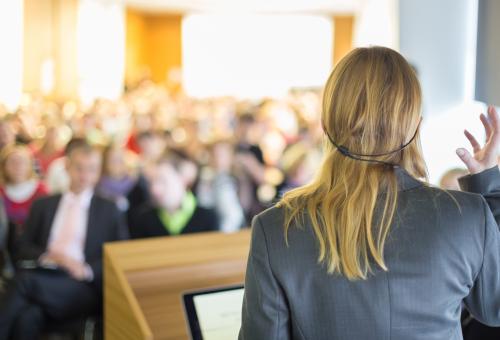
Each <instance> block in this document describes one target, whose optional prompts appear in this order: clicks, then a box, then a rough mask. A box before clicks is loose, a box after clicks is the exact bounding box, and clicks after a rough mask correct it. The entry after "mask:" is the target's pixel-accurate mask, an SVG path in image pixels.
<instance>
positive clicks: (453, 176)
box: [439, 168, 468, 190]
mask: <svg viewBox="0 0 500 340" xmlns="http://www.w3.org/2000/svg"><path fill="white" fill-rule="evenodd" d="M467 174H468V172H467V170H466V169H462V168H453V169H450V170H448V171H446V172H445V173H444V174H443V176H442V177H441V179H440V181H439V187H440V188H441V189H445V190H460V185H459V184H458V179H459V178H460V177H463V176H465V175H467Z"/></svg>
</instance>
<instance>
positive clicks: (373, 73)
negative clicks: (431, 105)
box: [278, 47, 427, 280]
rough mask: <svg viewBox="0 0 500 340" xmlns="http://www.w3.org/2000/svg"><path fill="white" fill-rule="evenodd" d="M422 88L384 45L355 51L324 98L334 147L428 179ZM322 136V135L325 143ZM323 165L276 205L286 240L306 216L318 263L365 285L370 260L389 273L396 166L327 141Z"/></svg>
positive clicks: (337, 69)
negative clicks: (422, 130) (387, 262)
mask: <svg viewBox="0 0 500 340" xmlns="http://www.w3.org/2000/svg"><path fill="white" fill-rule="evenodd" d="M420 110H421V90H420V85H419V82H418V79H417V77H416V75H415V72H414V71H413V69H412V67H411V66H410V65H409V64H408V62H407V61H406V60H405V59H404V58H403V57H402V56H401V55H400V54H399V53H397V52H395V51H393V50H391V49H388V48H384V47H370V48H357V49H355V50H353V51H351V52H350V53H349V54H348V55H347V56H346V57H344V58H343V59H342V60H341V61H340V62H339V63H338V65H337V66H336V67H335V69H334V70H333V72H332V74H331V75H330V77H329V79H328V81H327V83H326V86H325V90H324V94H323V110H322V115H321V122H322V125H323V129H324V132H325V136H326V134H328V135H329V136H330V137H331V138H332V140H334V141H335V143H336V144H337V145H342V146H343V147H346V148H347V149H348V150H350V151H351V152H353V153H357V154H366V155H375V154H384V153H387V152H390V151H393V150H398V149H399V148H401V146H403V145H404V144H406V143H408V142H409V141H410V140H411V138H412V137H413V136H414V134H415V139H414V140H413V142H411V143H410V144H409V145H408V146H407V147H405V148H404V149H403V150H402V151H399V152H394V153H389V154H386V155H383V156H378V157H371V158H370V159H373V160H377V161H382V162H388V163H392V164H396V165H398V166H400V167H402V168H404V169H405V170H406V171H407V172H408V173H409V174H410V175H412V176H414V177H416V178H422V179H427V170H426V167H425V162H424V160H423V157H422V152H421V147H420V137H419V134H418V126H419V123H420V119H421V116H420ZM325 136H324V137H325ZM323 150H324V156H323V161H322V165H321V167H320V169H319V171H318V172H317V173H316V176H315V178H314V179H313V180H312V181H311V182H310V183H309V184H307V185H305V186H302V187H299V188H297V189H294V190H292V191H289V192H287V193H286V194H285V195H284V196H283V198H282V199H281V200H280V201H279V202H278V207H284V209H285V236H286V240H287V244H288V231H289V229H290V226H291V225H292V223H295V224H296V225H297V226H300V225H301V224H302V225H303V224H304V218H305V216H306V215H308V217H309V218H310V220H311V222H312V228H313V231H314V234H315V236H316V238H317V240H318V244H319V257H318V262H320V263H323V264H325V265H326V269H327V272H328V273H329V274H333V273H338V274H341V275H343V276H345V277H347V278H348V279H350V280H356V279H366V278H367V275H368V273H371V272H372V266H373V262H374V263H375V264H376V265H377V266H379V267H381V268H382V269H383V270H388V268H387V267H386V265H385V261H384V245H385V241H386V238H387V235H388V233H389V231H390V227H391V223H392V220H393V216H394V213H395V210H396V205H397V199H398V183H397V178H396V175H395V173H394V170H393V167H390V166H387V165H383V164H380V163H374V162H364V161H360V160H354V159H352V158H349V157H346V156H345V155H343V154H341V153H340V151H339V150H338V149H337V148H336V147H335V146H334V145H333V144H332V143H331V142H330V141H329V140H328V139H327V138H324V143H323Z"/></svg>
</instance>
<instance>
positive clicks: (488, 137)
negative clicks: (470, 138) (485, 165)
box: [479, 113, 494, 142]
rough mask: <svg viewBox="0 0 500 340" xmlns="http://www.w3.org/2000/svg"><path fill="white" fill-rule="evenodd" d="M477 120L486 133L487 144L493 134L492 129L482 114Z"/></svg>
mask: <svg viewBox="0 0 500 340" xmlns="http://www.w3.org/2000/svg"><path fill="white" fill-rule="evenodd" d="M479 119H480V120H481V123H483V126H484V131H485V132H486V141H487V142H488V141H489V140H490V137H491V134H492V133H493V130H494V127H493V126H492V124H491V123H490V121H489V119H488V118H486V116H485V115H484V114H482V113H481V115H480V116H479Z"/></svg>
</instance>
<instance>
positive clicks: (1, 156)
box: [0, 145, 37, 185]
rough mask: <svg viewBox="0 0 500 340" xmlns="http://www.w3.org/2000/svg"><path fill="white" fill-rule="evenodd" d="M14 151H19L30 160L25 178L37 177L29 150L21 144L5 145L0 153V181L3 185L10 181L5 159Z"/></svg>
mask: <svg viewBox="0 0 500 340" xmlns="http://www.w3.org/2000/svg"><path fill="white" fill-rule="evenodd" d="M16 152H19V153H21V154H23V155H24V156H26V158H28V160H29V162H30V165H31V167H30V172H29V174H28V178H27V179H33V178H36V177H37V174H36V172H35V169H34V166H33V165H34V163H33V162H34V159H33V155H32V154H31V151H30V150H29V149H28V148H27V147H26V146H23V145H12V146H8V147H5V148H4V149H3V150H2V152H1V153H0V182H1V183H2V184H4V185H6V184H10V182H11V179H10V178H9V176H8V175H7V171H6V169H5V168H6V165H7V161H8V160H9V157H10V156H12V155H13V154H14V153H16Z"/></svg>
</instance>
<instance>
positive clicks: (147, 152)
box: [139, 135, 165, 160]
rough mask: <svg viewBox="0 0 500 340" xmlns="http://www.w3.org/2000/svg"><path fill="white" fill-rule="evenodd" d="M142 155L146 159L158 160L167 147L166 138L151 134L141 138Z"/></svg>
mask: <svg viewBox="0 0 500 340" xmlns="http://www.w3.org/2000/svg"><path fill="white" fill-rule="evenodd" d="M139 148H140V149H141V156H142V157H143V158H144V159H146V160H156V159H158V157H160V156H161V154H162V153H163V151H164V149H165V140H164V139H163V138H161V137H159V136H156V135H154V136H151V137H147V138H142V139H140V140H139Z"/></svg>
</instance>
